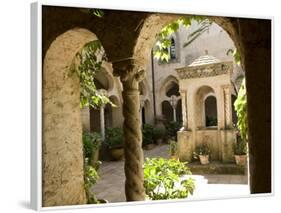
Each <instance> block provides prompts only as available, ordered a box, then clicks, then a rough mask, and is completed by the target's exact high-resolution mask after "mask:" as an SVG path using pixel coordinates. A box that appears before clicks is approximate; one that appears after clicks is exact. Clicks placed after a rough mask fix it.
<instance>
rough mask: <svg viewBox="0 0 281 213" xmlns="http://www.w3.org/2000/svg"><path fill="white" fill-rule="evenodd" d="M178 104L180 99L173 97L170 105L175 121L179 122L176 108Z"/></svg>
mask: <svg viewBox="0 0 281 213" xmlns="http://www.w3.org/2000/svg"><path fill="white" fill-rule="evenodd" d="M177 102H178V98H177V96H175V95H172V96H171V99H170V104H171V106H172V108H173V120H174V121H175V122H176V121H177V112H176V108H177Z"/></svg>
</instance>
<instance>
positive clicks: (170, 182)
mask: <svg viewBox="0 0 281 213" xmlns="http://www.w3.org/2000/svg"><path fill="white" fill-rule="evenodd" d="M186 164H187V163H183V162H180V161H177V160H172V159H171V160H167V159H163V158H152V159H149V158H147V159H146V161H145V163H144V187H145V192H146V195H147V196H148V197H149V199H151V200H162V199H177V198H186V197H188V196H189V195H190V194H193V191H194V188H195V185H194V180H193V179H192V178H190V177H188V176H186V175H190V174H191V172H190V170H189V168H188V167H187V166H186Z"/></svg>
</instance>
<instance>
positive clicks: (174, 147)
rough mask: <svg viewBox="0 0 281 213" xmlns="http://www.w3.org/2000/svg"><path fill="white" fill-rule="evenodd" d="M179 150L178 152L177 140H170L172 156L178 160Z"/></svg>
mask: <svg viewBox="0 0 281 213" xmlns="http://www.w3.org/2000/svg"><path fill="white" fill-rule="evenodd" d="M177 152H178V147H177V142H176V141H175V140H169V153H170V158H171V159H176V160H177V159H178V156H177Z"/></svg>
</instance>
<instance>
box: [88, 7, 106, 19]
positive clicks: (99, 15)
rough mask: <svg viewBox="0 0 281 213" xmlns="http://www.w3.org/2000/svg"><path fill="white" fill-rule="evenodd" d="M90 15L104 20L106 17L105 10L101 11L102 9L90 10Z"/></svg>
mask: <svg viewBox="0 0 281 213" xmlns="http://www.w3.org/2000/svg"><path fill="white" fill-rule="evenodd" d="M89 13H90V14H91V15H93V16H97V17H99V18H102V17H103V16H104V12H103V10H100V9H95V8H93V9H90V10H89Z"/></svg>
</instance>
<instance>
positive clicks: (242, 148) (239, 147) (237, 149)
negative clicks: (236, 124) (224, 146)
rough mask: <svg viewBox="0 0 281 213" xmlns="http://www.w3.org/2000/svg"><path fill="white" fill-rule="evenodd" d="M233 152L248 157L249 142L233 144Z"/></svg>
mask: <svg viewBox="0 0 281 213" xmlns="http://www.w3.org/2000/svg"><path fill="white" fill-rule="evenodd" d="M233 151H234V154H235V155H246V154H247V142H246V141H244V140H241V139H240V140H239V139H238V140H237V142H236V143H234V144H233Z"/></svg>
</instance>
